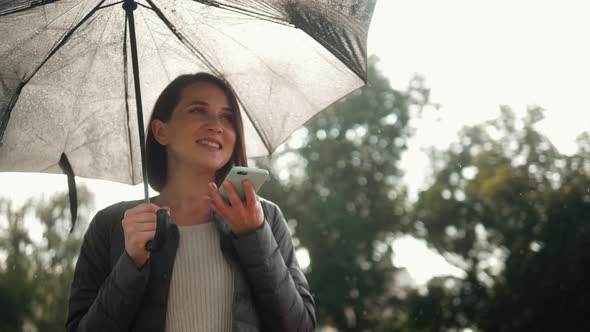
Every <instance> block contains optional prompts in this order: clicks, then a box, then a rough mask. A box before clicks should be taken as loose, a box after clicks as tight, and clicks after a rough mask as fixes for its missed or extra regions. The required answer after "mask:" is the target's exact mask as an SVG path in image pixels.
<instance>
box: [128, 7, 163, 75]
mask: <svg viewBox="0 0 590 332" xmlns="http://www.w3.org/2000/svg"><path fill="white" fill-rule="evenodd" d="M146 8H149V7H146ZM149 9H151V8H149ZM139 13H140V15H142V17H143V13H142V12H141V11H140V12H139ZM138 16H139V15H138ZM144 22H145V19H144ZM136 25H137V22H136ZM146 26H147V24H146ZM146 30H147V31H148V32H149V36H150V37H151V39H152V42H153V43H154V46H155V49H156V52H158V59H159V60H160V64H161V65H162V68H163V69H164V71H165V72H166V78H168V79H170V73H169V72H168V70H167V69H166V66H165V65H164V59H163V57H162V56H161V54H160V51H161V47H158V46H161V45H157V44H156V38H154V34H153V31H152V30H151V29H146Z"/></svg>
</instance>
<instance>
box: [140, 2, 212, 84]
mask: <svg viewBox="0 0 590 332" xmlns="http://www.w3.org/2000/svg"><path fill="white" fill-rule="evenodd" d="M146 1H147V2H148V3H149V4H150V5H151V6H152V7H153V8H152V10H153V11H154V12H155V13H156V15H158V17H159V18H160V19H161V20H162V22H164V24H165V25H166V27H168V29H170V31H171V32H172V34H173V35H174V36H176V38H178V40H179V41H180V42H181V43H182V44H183V45H184V46H186V47H187V48H188V50H189V51H190V52H191V53H192V54H193V55H194V56H195V57H197V59H199V60H200V61H202V62H203V63H204V64H205V65H206V66H207V68H209V70H211V71H212V72H213V73H215V74H217V75H218V76H221V72H220V71H219V70H217V69H216V68H215V66H213V64H212V63H211V62H209V61H207V59H206V58H205V56H204V55H203V54H202V53H201V52H199V51H198V50H197V48H196V47H195V46H194V45H193V44H191V42H190V41H189V40H188V39H186V38H185V37H184V36H183V35H182V34H181V33H180V32H179V31H178V29H177V28H176V27H175V26H174V24H172V22H170V20H168V18H167V17H166V16H165V15H164V13H162V11H161V10H160V9H159V8H158V7H157V6H156V5H155V4H154V3H153V2H152V1H151V0H146Z"/></svg>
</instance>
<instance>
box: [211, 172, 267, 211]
mask: <svg viewBox="0 0 590 332" xmlns="http://www.w3.org/2000/svg"><path fill="white" fill-rule="evenodd" d="M268 175H269V173H268V171H267V170H265V169H262V168H255V167H244V166H234V167H233V168H232V169H231V170H230V171H229V173H227V176H226V177H225V180H226V181H229V182H230V183H231V184H232V186H234V189H235V190H236V192H237V193H238V196H240V199H241V200H242V201H246V194H245V192H244V187H243V186H242V182H243V181H244V180H248V181H250V183H251V184H252V187H254V192H258V190H259V189H260V187H262V185H263V184H264V182H266V180H267V179H268ZM219 192H220V193H221V195H222V196H223V198H224V199H225V200H226V201H227V202H229V198H228V197H227V193H226V192H225V189H223V187H220V188H219Z"/></svg>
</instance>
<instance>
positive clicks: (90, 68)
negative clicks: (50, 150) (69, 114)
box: [63, 11, 113, 151]
mask: <svg viewBox="0 0 590 332" xmlns="http://www.w3.org/2000/svg"><path fill="white" fill-rule="evenodd" d="M112 16H113V12H112V11H111V15H110V16H109V18H108V20H107V24H105V25H104V29H103V30H102V33H101V34H100V37H99V38H98V43H97V44H98V45H100V41H101V40H102V38H103V37H104V34H105V31H106V30H107V28H108V26H109V24H108V23H109V22H110V21H111V18H112ZM100 50H101V48H100V47H98V46H97V47H96V50H95V51H94V55H93V56H92V59H91V60H90V64H89V65H88V66H87V68H86V73H84V76H83V78H82V82H85V83H87V82H88V80H87V77H88V75H89V74H90V71H91V70H92V67H93V66H94V62H95V61H96V59H97V57H98V52H99V51H100ZM75 97H76V99H75V101H74V103H73V105H74V106H75V105H76V104H77V103H79V100H80V99H79V95H77V96H75ZM74 109H77V110H78V118H79V115H80V108H79V107H74ZM78 128H79V127H78ZM75 130H76V129H74V131H75ZM69 136H70V132H69V131H68V133H67V135H66V139H65V142H64V144H67V141H68V138H69ZM63 150H64V151H65V146H64V149H63Z"/></svg>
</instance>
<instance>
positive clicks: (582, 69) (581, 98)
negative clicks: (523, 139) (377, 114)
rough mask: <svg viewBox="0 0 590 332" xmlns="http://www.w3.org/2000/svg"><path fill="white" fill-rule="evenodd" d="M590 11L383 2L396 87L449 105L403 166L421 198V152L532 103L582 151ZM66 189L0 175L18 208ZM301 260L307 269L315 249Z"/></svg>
mask: <svg viewBox="0 0 590 332" xmlns="http://www.w3.org/2000/svg"><path fill="white" fill-rule="evenodd" d="M589 9H590V5H589V4H587V3H586V1H571V0H561V1H556V0H555V1H543V0H537V1H531V0H520V1H507V0H500V1H498V0H497V1H493V2H492V1H485V2H484V1H473V0H470V1H469V0H448V1H435V0H432V1H426V0H411V1H409V0H407V1H397V0H378V1H377V7H376V10H375V14H374V17H373V21H372V25H371V31H370V35H369V53H371V54H376V55H378V56H379V57H380V58H381V62H380V67H381V69H382V70H383V71H384V73H385V74H386V75H387V76H388V77H389V79H390V82H391V84H392V86H393V87H394V88H396V89H404V88H405V87H406V85H407V83H408V82H409V80H410V78H411V77H412V76H413V75H414V74H415V73H419V74H421V75H423V76H424V77H425V79H426V82H427V84H428V86H429V87H430V88H431V97H432V100H433V101H434V102H437V103H439V104H441V105H442V107H441V108H440V109H439V110H438V111H434V110H430V111H427V112H426V113H425V114H424V118H423V119H422V120H416V121H414V122H413V123H412V124H413V125H414V126H415V127H416V128H417V135H416V137H415V138H414V139H412V141H410V143H409V146H410V150H409V151H408V152H407V153H406V154H405V156H404V158H403V160H402V167H403V168H404V169H405V171H406V178H405V179H406V182H407V184H408V185H409V186H410V189H411V191H412V192H413V193H415V192H416V190H417V189H419V188H420V187H422V186H423V185H424V178H425V176H426V174H427V167H428V160H427V157H426V155H425V154H424V153H423V152H422V150H421V149H422V148H424V147H428V146H437V147H439V148H444V147H446V146H447V145H448V144H449V143H450V142H451V140H453V139H455V135H456V132H457V130H458V129H459V128H460V127H461V126H463V125H466V124H467V125H468V124H475V123H479V122H481V121H484V120H486V119H491V118H494V117H496V116H497V115H498V110H499V105H501V104H506V105H510V106H512V108H513V109H514V110H515V111H516V112H518V113H520V114H523V113H524V111H525V110H526V107H527V105H540V106H542V107H544V108H546V109H547V113H546V120H544V121H543V122H542V123H540V124H539V129H540V130H541V131H542V132H543V133H545V134H546V135H548V136H549V138H550V139H551V140H552V141H553V143H554V144H556V145H557V146H558V148H560V149H561V150H562V151H563V152H565V153H571V152H573V151H575V144H574V142H575V137H576V136H577V135H578V134H579V133H581V132H582V131H587V130H590V98H588V97H587V94H588V91H589V90H588V89H589V88H590V60H589V59H590V43H588V42H587V40H588V31H590V20H588V19H587V14H588V13H589V12H590V10H589ZM78 183H85V184H87V185H88V186H89V187H90V188H91V189H93V190H94V192H95V196H96V208H97V209H98V208H103V207H105V206H107V205H109V204H112V203H114V202H117V201H120V200H126V199H137V198H140V197H142V195H143V194H142V192H143V191H142V190H143V189H142V187H141V186H135V187H130V186H126V185H122V184H115V183H110V182H106V181H97V180H85V179H78ZM64 190H67V186H66V180H65V177H64V176H59V175H39V174H16V173H0V196H2V197H11V198H12V199H13V200H14V201H16V203H17V204H21V203H22V202H23V201H24V200H25V199H26V198H28V197H31V196H36V195H39V194H40V193H52V192H55V191H64ZM38 236H40V234H36V235H35V237H38ZM394 249H395V252H396V255H395V258H394V263H395V264H396V265H397V266H404V267H406V268H407V269H408V272H409V273H410V275H412V276H413V278H415V279H416V281H417V282H418V284H423V283H424V282H426V281H427V280H428V279H429V278H430V277H432V276H433V275H436V274H441V273H450V274H455V275H460V272H459V271H457V270H456V269H453V268H451V267H449V266H448V265H447V264H446V263H445V262H444V260H442V258H441V257H440V256H438V255H436V254H434V253H432V252H431V251H429V249H428V248H427V246H426V245H425V243H424V242H422V241H418V240H416V239H413V238H411V237H403V238H401V239H398V240H396V241H395V242H394ZM299 254H300V255H299ZM298 256H299V257H300V259H301V260H302V265H305V264H304V263H305V261H306V260H307V261H308V259H309V258H308V257H307V258H306V257H305V256H306V253H305V251H300V252H299V253H298Z"/></svg>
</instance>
